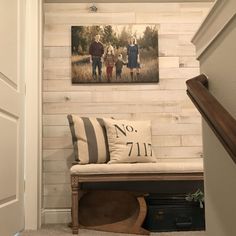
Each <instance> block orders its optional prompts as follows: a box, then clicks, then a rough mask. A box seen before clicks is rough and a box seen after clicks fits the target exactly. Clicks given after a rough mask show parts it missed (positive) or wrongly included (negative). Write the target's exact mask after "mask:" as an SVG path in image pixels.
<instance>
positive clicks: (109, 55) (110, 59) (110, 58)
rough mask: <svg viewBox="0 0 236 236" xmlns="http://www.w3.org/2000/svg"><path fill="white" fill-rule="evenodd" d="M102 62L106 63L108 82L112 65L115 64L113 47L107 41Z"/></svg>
mask: <svg viewBox="0 0 236 236" xmlns="http://www.w3.org/2000/svg"><path fill="white" fill-rule="evenodd" d="M104 62H105V65H106V76H107V81H108V82H110V81H111V78H112V71H113V67H114V64H115V53H114V48H113V46H112V45H111V43H110V42H109V43H108V46H107V47H106V50H105V55H104Z"/></svg>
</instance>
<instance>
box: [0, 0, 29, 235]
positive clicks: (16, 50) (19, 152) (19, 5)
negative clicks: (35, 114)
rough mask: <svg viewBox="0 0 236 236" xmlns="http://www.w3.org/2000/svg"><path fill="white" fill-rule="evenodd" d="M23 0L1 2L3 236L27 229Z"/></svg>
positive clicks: (0, 201)
mask: <svg viewBox="0 0 236 236" xmlns="http://www.w3.org/2000/svg"><path fill="white" fill-rule="evenodd" d="M24 8H25V3H24V0H23V1H22V0H0V235H1V236H13V235H15V234H16V233H17V232H18V231H20V230H22V229H23V228H24V204H23V197H24V196H23V195H24V172H23V171H24V169H23V167H24V163H23V159H24V158H23V155H24V133H23V131H24V127H23V124H24V116H23V114H24V90H25V89H24V55H23V53H22V52H23V50H24V43H23V42H24V38H23V36H24V27H23V26H24Z"/></svg>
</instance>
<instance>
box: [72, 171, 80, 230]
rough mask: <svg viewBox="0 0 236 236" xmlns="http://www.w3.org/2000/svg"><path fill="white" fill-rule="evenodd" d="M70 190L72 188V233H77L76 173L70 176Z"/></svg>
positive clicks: (77, 182) (77, 192)
mask: <svg viewBox="0 0 236 236" xmlns="http://www.w3.org/2000/svg"><path fill="white" fill-rule="evenodd" d="M71 190H72V199H71V200H72V201H71V202H72V207H71V218H72V233H73V234H78V232H79V218H78V213H79V190H80V184H79V177H78V176H77V175H72V176H71Z"/></svg>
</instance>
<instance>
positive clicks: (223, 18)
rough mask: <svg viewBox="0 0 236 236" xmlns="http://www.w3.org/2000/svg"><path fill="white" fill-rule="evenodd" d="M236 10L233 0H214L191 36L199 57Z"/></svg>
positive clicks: (235, 3)
mask: <svg viewBox="0 0 236 236" xmlns="http://www.w3.org/2000/svg"><path fill="white" fill-rule="evenodd" d="M235 11H236V1H235V0H216V1H215V3H214V5H213V7H212V8H211V10H210V11H209V14H208V15H207V16H206V18H205V19H204V21H203V22H202V24H201V26H200V28H199V29H198V31H197V32H196V34H195V35H194V37H193V38H192V43H193V44H194V45H195V46H196V54H197V58H198V59H199V58H200V56H201V55H202V54H203V52H204V51H205V50H206V49H207V48H208V47H209V45H210V42H213V41H214V39H215V38H216V37H217V35H218V34H219V33H220V32H221V31H222V30H223V28H224V27H225V26H226V25H227V23H228V22H229V21H230V20H231V18H232V17H233V15H234V14H235Z"/></svg>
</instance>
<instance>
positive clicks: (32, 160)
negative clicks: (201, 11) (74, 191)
mask: <svg viewBox="0 0 236 236" xmlns="http://www.w3.org/2000/svg"><path fill="white" fill-rule="evenodd" d="M25 3H26V9H25V10H26V14H25V32H26V33H25V88H26V95H25V170H24V173H25V174H24V176H25V203H24V205H25V229H38V228H39V227H40V226H41V206H42V204H41V199H42V196H41V193H42V164H41V163H42V151H41V150H42V148H41V147H42V105H41V104H42V48H43V47H42V45H43V44H42V43H43V0H25Z"/></svg>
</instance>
